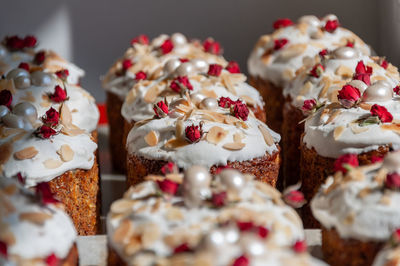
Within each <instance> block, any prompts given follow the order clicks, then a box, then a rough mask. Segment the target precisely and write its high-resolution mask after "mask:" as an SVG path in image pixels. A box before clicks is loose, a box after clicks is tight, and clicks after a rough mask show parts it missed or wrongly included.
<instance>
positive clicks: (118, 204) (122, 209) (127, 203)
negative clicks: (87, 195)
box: [110, 199, 135, 213]
mask: <svg viewBox="0 0 400 266" xmlns="http://www.w3.org/2000/svg"><path fill="white" fill-rule="evenodd" d="M134 205H135V201H133V200H127V199H119V200H117V201H114V202H113V203H112V204H111V207H110V210H111V212H112V213H126V212H128V211H130V210H132V208H133V206H134Z"/></svg>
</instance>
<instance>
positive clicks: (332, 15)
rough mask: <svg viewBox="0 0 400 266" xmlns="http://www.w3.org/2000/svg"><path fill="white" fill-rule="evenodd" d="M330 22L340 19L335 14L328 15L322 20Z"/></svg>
mask: <svg viewBox="0 0 400 266" xmlns="http://www.w3.org/2000/svg"><path fill="white" fill-rule="evenodd" d="M328 20H338V17H337V16H336V15H334V14H328V15H326V16H325V17H323V19H322V21H324V22H327V21H328Z"/></svg>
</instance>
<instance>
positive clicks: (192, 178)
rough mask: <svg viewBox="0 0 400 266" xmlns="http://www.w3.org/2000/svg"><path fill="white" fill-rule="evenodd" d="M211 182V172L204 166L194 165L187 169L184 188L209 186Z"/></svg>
mask: <svg viewBox="0 0 400 266" xmlns="http://www.w3.org/2000/svg"><path fill="white" fill-rule="evenodd" d="M210 182H211V175H210V172H209V171H208V170H207V169H206V168H205V167H203V166H199V165H194V166H192V167H190V168H189V169H187V170H186V171H185V178H184V179H183V187H184V189H186V188H188V189H191V188H196V187H199V186H201V187H209V186H210Z"/></svg>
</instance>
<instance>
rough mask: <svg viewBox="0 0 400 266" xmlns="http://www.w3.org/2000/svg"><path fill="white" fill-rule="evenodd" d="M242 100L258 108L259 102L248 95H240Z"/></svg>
mask: <svg viewBox="0 0 400 266" xmlns="http://www.w3.org/2000/svg"><path fill="white" fill-rule="evenodd" d="M240 98H241V99H242V100H243V101H245V102H246V104H247V105H248V106H256V104H257V102H256V100H254V99H253V98H251V97H250V96H248V95H240Z"/></svg>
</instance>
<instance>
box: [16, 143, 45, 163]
mask: <svg viewBox="0 0 400 266" xmlns="http://www.w3.org/2000/svg"><path fill="white" fill-rule="evenodd" d="M38 153H39V151H38V150H37V149H36V148H35V147H33V146H30V147H27V148H25V149H22V150H20V151H17V152H15V153H14V158H15V159H17V160H25V159H32V158H33V157H35V156H36V155H37V154H38Z"/></svg>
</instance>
